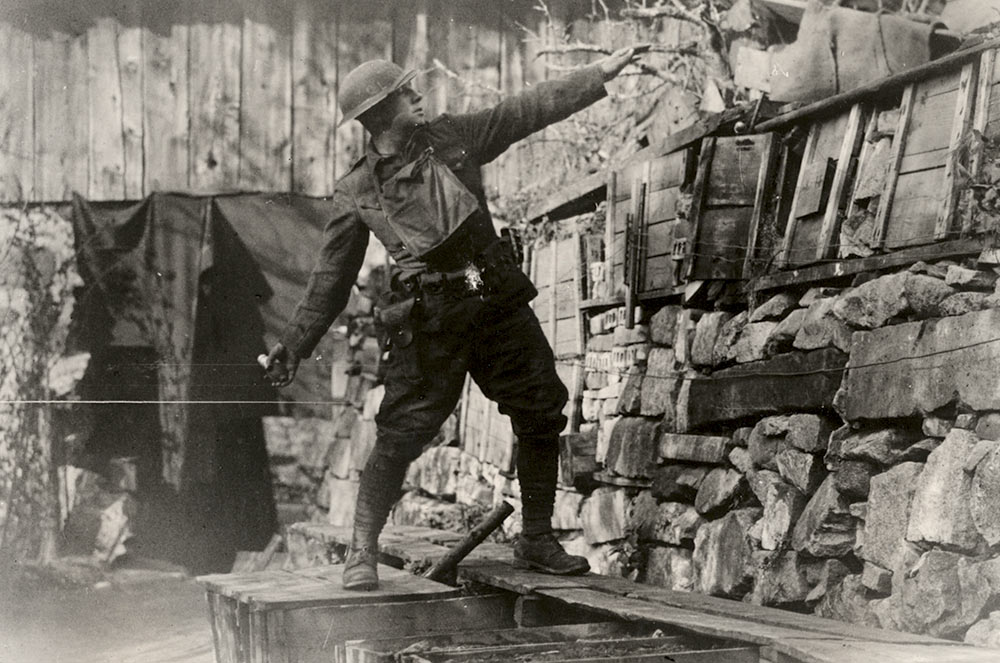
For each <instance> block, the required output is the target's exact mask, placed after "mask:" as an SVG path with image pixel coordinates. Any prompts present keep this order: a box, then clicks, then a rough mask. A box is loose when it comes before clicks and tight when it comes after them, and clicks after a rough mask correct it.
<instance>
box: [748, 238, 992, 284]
mask: <svg viewBox="0 0 1000 663" xmlns="http://www.w3.org/2000/svg"><path fill="white" fill-rule="evenodd" d="M984 246H985V243H984V241H983V240H982V239H979V238H971V239H959V240H951V241H946V242H937V243H934V244H929V245H927V246H917V247H912V248H908V249H900V250H898V251H895V252H893V253H890V254H886V255H879V256H871V257H868V258H857V259H853V260H838V261H836V262H830V263H827V264H823V265H813V266H810V267H803V268H801V269H790V270H788V271H785V272H777V273H774V274H765V275H763V276H759V277H757V278H756V279H754V280H753V281H750V282H749V283H748V284H747V290H748V291H767V290H776V289H779V288H787V287H789V286H791V285H806V284H809V283H816V282H819V281H827V280H830V279H836V278H841V277H844V276H851V275H854V274H860V273H861V272H877V271H881V270H884V269H890V268H893V267H900V266H903V265H909V264H912V263H915V262H917V261H919V260H923V261H927V262H933V261H936V260H943V259H945V258H952V257H956V256H971V255H979V253H981V252H982V250H983V248H984Z"/></svg>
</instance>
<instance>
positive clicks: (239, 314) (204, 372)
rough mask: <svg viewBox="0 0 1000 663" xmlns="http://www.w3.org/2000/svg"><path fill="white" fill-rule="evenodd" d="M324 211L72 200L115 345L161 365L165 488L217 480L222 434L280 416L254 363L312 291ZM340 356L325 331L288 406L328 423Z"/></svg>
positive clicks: (86, 262) (80, 245) (88, 276)
mask: <svg viewBox="0 0 1000 663" xmlns="http://www.w3.org/2000/svg"><path fill="white" fill-rule="evenodd" d="M328 209H329V202H328V201H326V200H323V199H316V198H308V197H304V196H295V195H286V194H273V195H265V194H246V195H228V196H214V197H209V196H205V197H196V196H187V195H181V194H160V193H157V194H153V195H151V196H150V197H148V198H147V199H145V200H143V201H141V202H138V203H135V204H130V205H124V204H120V203H89V202H87V201H85V200H83V199H82V198H79V197H77V198H76V199H75V200H74V204H73V221H74V227H75V230H76V233H77V252H78V255H79V258H80V262H81V263H82V265H83V267H82V268H81V271H82V274H83V276H84V279H85V281H87V284H88V286H89V287H91V288H92V289H94V288H95V287H96V290H95V292H97V293H98V294H99V295H100V297H99V299H100V301H101V303H102V305H103V306H104V307H105V308H106V310H107V314H108V316H109V319H110V330H111V333H110V338H109V339H107V342H109V343H110V344H117V345H146V346H150V347H152V348H153V349H154V350H155V351H156V355H157V357H158V362H157V366H156V372H157V382H158V391H159V400H160V401H161V403H160V404H159V419H160V426H161V428H162V432H163V440H162V452H163V456H162V475H163V479H164V481H165V482H166V483H168V484H170V485H173V486H174V487H175V488H180V487H181V486H182V485H184V484H186V483H191V482H196V483H197V482H202V483H204V482H211V481H213V480H214V479H215V477H216V473H217V470H218V468H219V459H218V457H217V446H218V443H219V440H220V439H221V437H223V436H224V435H225V434H226V433H225V432H226V431H227V430H232V429H233V428H234V425H235V423H236V422H249V421H254V420H258V421H259V419H260V417H261V416H264V415H267V414H275V413H277V412H278V409H277V406H276V405H274V403H275V401H277V400H278V398H279V395H278V394H277V393H276V392H275V390H274V389H273V388H271V387H270V386H269V385H268V384H267V383H266V381H265V380H264V374H263V371H262V370H261V368H260V367H259V366H258V365H257V363H256V356H257V355H258V354H260V353H262V352H266V349H267V347H269V345H270V344H271V343H272V342H273V341H274V340H275V339H276V338H277V336H278V333H279V331H280V329H281V326H282V325H283V324H284V321H285V320H286V319H287V318H288V317H289V316H290V314H291V312H292V310H293V309H294V307H295V305H296V303H297V301H298V299H299V298H300V297H301V295H302V293H303V291H304V288H305V284H306V281H307V279H308V275H309V271H310V269H311V267H312V263H313V261H314V259H315V252H316V247H317V246H318V245H319V242H320V238H321V233H322V228H323V225H324V223H325V219H326V218H327V213H328ZM333 353H334V341H333V340H332V338H331V336H330V335H328V336H327V339H326V340H325V341H324V344H323V345H321V347H320V348H318V350H317V353H316V354H315V359H314V360H310V361H307V362H303V365H302V367H301V369H300V373H299V377H298V379H297V380H296V382H295V383H294V384H293V386H292V387H290V388H288V389H287V390H286V391H284V392H282V398H285V399H287V400H289V401H294V402H297V403H300V404H306V406H305V409H304V410H299V411H300V412H302V411H305V412H309V413H317V414H318V413H322V414H324V415H327V414H328V413H329V406H327V405H325V403H326V402H328V401H329V400H330V363H331V361H332V359H333V357H332V355H333Z"/></svg>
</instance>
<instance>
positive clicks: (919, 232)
mask: <svg viewBox="0 0 1000 663" xmlns="http://www.w3.org/2000/svg"><path fill="white" fill-rule="evenodd" d="M943 174H944V170H943V169H942V168H935V169H933V170H921V171H919V172H916V173H907V174H905V175H900V176H899V177H898V178H897V183H896V193H895V196H894V199H893V202H892V214H891V216H890V219H889V227H888V229H887V230H886V236H885V247H886V248H887V249H897V248H899V247H901V246H912V245H914V244H928V243H930V242H933V241H935V239H937V238H938V235H937V231H936V228H935V226H936V223H937V219H938V211H939V210H940V209H941V206H942V204H943V198H944V189H943V188H942V186H941V182H942V179H943Z"/></svg>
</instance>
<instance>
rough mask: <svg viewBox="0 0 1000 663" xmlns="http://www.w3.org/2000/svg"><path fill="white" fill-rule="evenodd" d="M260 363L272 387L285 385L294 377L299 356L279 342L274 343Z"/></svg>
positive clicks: (297, 367)
mask: <svg viewBox="0 0 1000 663" xmlns="http://www.w3.org/2000/svg"><path fill="white" fill-rule="evenodd" d="M261 365H262V366H263V367H264V370H265V371H266V372H267V378H268V379H269V380H270V381H271V386H272V387H287V386H288V385H290V384H291V383H292V380H294V379H295V373H296V371H298V369H299V358H298V356H296V355H295V354H293V353H291V352H289V351H288V348H286V347H285V346H284V345H282V344H281V343H275V344H274V347H272V348H271V351H270V352H269V353H267V356H266V357H263V358H262V361H261Z"/></svg>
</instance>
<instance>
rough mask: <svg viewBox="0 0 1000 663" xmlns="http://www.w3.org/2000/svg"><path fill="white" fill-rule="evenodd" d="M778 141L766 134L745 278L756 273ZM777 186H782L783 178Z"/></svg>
mask: <svg viewBox="0 0 1000 663" xmlns="http://www.w3.org/2000/svg"><path fill="white" fill-rule="evenodd" d="M778 149H779V148H778V141H776V140H775V138H774V134H764V146H763V150H764V154H763V157H762V158H761V160H760V171H759V172H758V173H757V191H756V193H755V195H754V201H753V214H752V215H751V217H750V227H749V229H748V231H747V248H746V253H745V254H744V256H743V278H744V279H748V278H750V277H751V276H752V275H753V274H754V271H755V270H754V264H755V262H754V261H755V260H756V258H757V237H758V235H760V232H761V230H762V228H761V219H762V217H763V216H764V213H765V212H764V210H765V207H767V204H768V203H767V200H768V196H769V195H770V192H771V187H772V178H771V173H772V172H774V166H775V163H776V161H777V157H778ZM777 186H778V187H779V188H780V186H781V180H778V183H777Z"/></svg>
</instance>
